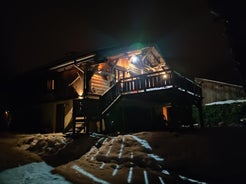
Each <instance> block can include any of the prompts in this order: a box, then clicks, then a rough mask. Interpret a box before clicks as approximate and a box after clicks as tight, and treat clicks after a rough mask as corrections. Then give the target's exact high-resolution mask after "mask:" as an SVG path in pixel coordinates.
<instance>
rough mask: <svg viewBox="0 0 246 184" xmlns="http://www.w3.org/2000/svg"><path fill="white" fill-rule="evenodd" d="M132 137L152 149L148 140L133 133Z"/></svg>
mask: <svg viewBox="0 0 246 184" xmlns="http://www.w3.org/2000/svg"><path fill="white" fill-rule="evenodd" d="M132 137H133V138H134V139H135V140H136V141H138V142H139V143H140V144H141V145H142V146H143V147H144V148H146V149H149V150H152V148H151V146H150V145H149V143H148V142H147V141H146V140H143V139H140V138H139V137H137V136H135V135H132Z"/></svg>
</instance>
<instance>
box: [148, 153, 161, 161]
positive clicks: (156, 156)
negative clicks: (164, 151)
mask: <svg viewBox="0 0 246 184" xmlns="http://www.w3.org/2000/svg"><path fill="white" fill-rule="evenodd" d="M148 156H149V157H151V158H153V159H155V160H156V161H159V162H162V161H164V158H161V157H159V156H158V155H155V154H153V153H151V154H148Z"/></svg>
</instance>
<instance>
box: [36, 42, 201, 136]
mask: <svg viewBox="0 0 246 184" xmlns="http://www.w3.org/2000/svg"><path fill="white" fill-rule="evenodd" d="M36 76H37V77H36V78H37V80H36V79H35V81H36V82H35V83H36V85H35V86H37V85H38V86H39V87H38V89H39V90H36V91H38V94H37V95H36V97H35V98H34V99H36V101H37V102H38V103H35V104H32V105H33V106H35V108H33V109H35V113H34V114H35V118H34V119H36V120H37V119H38V120H39V121H40V122H41V125H42V126H43V129H44V130H45V131H46V132H64V133H66V132H72V133H82V132H84V133H87V132H94V131H95V132H132V131H143V130H160V129H164V128H166V126H165V125H166V124H165V122H166V123H167V122H168V126H169V127H177V126H179V125H182V124H192V123H193V120H192V107H194V106H195V107H197V108H198V109H199V110H200V115H201V99H202V97H201V88H200V87H199V86H198V85H197V84H196V83H195V82H193V81H191V80H189V79H187V78H186V77H184V76H182V75H180V74H179V73H178V72H176V71H174V70H173V69H171V68H170V67H169V66H168V65H167V62H166V61H165V59H164V57H163V56H162V55H161V52H160V51H159V49H158V47H157V46H156V45H154V44H146V45H144V44H133V45H130V46H129V47H120V48H111V49H102V50H99V51H96V52H91V53H89V54H77V55H75V56H72V57H69V58H66V59H65V60H62V61H59V62H57V63H56V64H54V65H52V66H49V67H48V68H46V69H45V70H42V72H39V73H38V74H37V75H36ZM39 81H40V82H39ZM37 83H38V84H37ZM32 91H33V93H34V91H35V90H32ZM37 99H38V100H37ZM34 101H35V100H34ZM32 114H33V113H32ZM163 119H165V120H166V121H163ZM200 123H202V118H201V122H200ZM32 125H33V126H35V122H33V124H32Z"/></svg>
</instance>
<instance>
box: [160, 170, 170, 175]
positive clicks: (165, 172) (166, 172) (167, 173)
mask: <svg viewBox="0 0 246 184" xmlns="http://www.w3.org/2000/svg"><path fill="white" fill-rule="evenodd" d="M161 172H162V173H163V174H166V175H170V173H169V172H168V171H167V170H162V171H161Z"/></svg>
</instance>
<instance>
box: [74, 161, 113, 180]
mask: <svg viewBox="0 0 246 184" xmlns="http://www.w3.org/2000/svg"><path fill="white" fill-rule="evenodd" d="M72 169H74V170H76V171H78V172H79V173H81V174H83V175H85V176H87V177H88V178H90V179H92V180H93V181H95V182H97V183H101V184H109V182H107V181H104V180H102V179H100V178H97V177H96V176H94V175H93V174H91V173H89V172H87V171H85V170H84V169H83V168H81V167H79V166H77V165H73V166H72Z"/></svg>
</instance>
